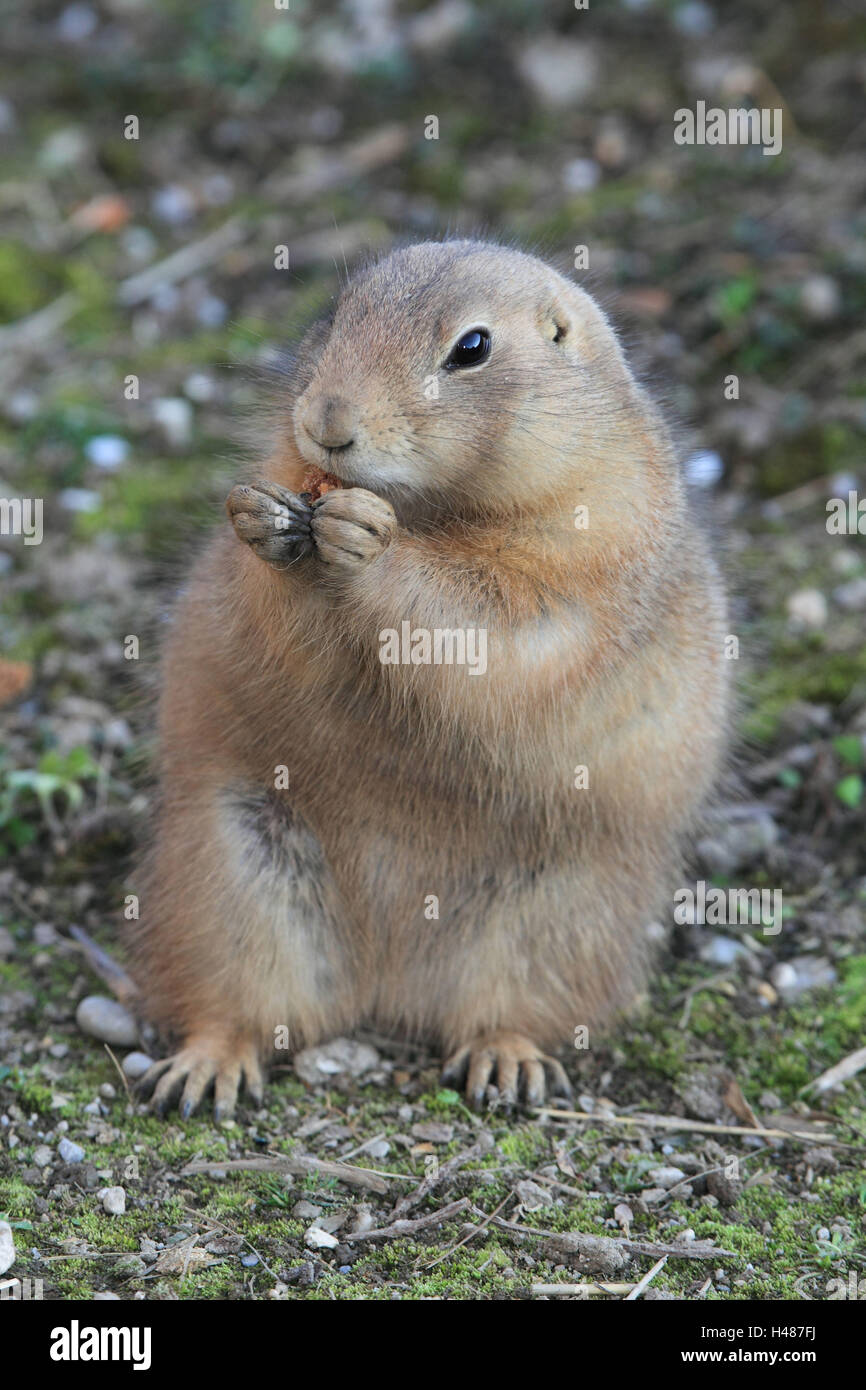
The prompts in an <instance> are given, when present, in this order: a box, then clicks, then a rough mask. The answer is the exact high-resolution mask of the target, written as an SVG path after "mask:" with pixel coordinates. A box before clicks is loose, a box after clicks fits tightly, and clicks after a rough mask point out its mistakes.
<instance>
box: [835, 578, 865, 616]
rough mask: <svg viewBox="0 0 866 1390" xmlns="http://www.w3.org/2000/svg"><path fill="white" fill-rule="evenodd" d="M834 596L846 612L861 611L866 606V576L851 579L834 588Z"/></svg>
mask: <svg viewBox="0 0 866 1390" xmlns="http://www.w3.org/2000/svg"><path fill="white" fill-rule="evenodd" d="M833 598H834V600H835V602H836V603H838V605H839V607H840V608H844V609H845V612H846V613H860V612H862V611H863V609H864V608H866V576H861V577H860V578H859V579H851V580H849V581H848V583H847V584H840V585H839V587H838V589H834V590H833Z"/></svg>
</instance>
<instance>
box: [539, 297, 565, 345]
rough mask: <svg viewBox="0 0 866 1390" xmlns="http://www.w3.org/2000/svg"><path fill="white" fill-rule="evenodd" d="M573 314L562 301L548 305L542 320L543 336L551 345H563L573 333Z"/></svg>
mask: <svg viewBox="0 0 866 1390" xmlns="http://www.w3.org/2000/svg"><path fill="white" fill-rule="evenodd" d="M571 322H572V321H571V314H570V313H569V312H568V310H567V309H566V307H565V305H564V304H563V303H562V302H561V300H557V301H556V302H555V303H553V304H550V305H548V307H547V309H546V311H545V313H544V314H543V316H542V320H541V336H542V337H543V338H546V339H547V341H548V342H549V343H563V342H565V340H566V338H567V337H568V335H569V333H570V332H571Z"/></svg>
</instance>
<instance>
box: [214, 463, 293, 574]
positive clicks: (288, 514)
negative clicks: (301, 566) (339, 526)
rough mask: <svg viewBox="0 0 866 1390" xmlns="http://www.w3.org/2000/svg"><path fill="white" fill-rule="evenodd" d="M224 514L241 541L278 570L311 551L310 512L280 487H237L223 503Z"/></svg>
mask: <svg viewBox="0 0 866 1390" xmlns="http://www.w3.org/2000/svg"><path fill="white" fill-rule="evenodd" d="M226 511H227V512H228V514H229V516H230V518H231V522H232V525H233V526H234V528H235V531H236V533H237V535H238V536H239V537H240V539H241V540H242V541H244V542H245V543H246V544H247V545H248V546H249V547H250V549H251V550H253V551H254V552H255V553H256V555H258V556H259V558H260V559H261V560H264V561H265V562H266V563H267V564H269V565H274V566H275V567H276V568H278V569H279V568H284V567H285V566H286V565H290V564H292V563H293V562H294V561H295V560H299V559H300V558H301V556H302V555H308V554H309V553H310V551H311V550H312V548H313V538H312V534H311V531H310V517H311V515H312V512H311V510H310V508H309V507H308V505H307V503H306V502H305V501H304V500H303V499H302V498H301V497H299V496H298V495H297V493H294V492H289V491H288V489H287V488H284V487H280V485H279V483H269V482H264V481H256V482H254V483H239V484H238V485H237V487H233V488H232V490H231V492H230V493H229V495H228V497H227V499H226Z"/></svg>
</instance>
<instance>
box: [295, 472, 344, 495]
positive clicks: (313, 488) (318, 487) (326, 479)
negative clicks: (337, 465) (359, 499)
mask: <svg viewBox="0 0 866 1390" xmlns="http://www.w3.org/2000/svg"><path fill="white" fill-rule="evenodd" d="M344 486H345V484H344V483H343V482H342V481H341V480H340V479H339V478H335V477H334V474H333V473H326V472H325V470H324V468H317V467H316V465H315V464H312V465H311V466H310V467H309V468H308V469H307V471H306V473H305V474H304V482H303V491H302V494H301V495H302V496H303V497H307V496H309V498H310V501H311V502H318V500H319V498H320V497H324V495H325V493H326V492H332V491H333V490H334V488H337V487H344Z"/></svg>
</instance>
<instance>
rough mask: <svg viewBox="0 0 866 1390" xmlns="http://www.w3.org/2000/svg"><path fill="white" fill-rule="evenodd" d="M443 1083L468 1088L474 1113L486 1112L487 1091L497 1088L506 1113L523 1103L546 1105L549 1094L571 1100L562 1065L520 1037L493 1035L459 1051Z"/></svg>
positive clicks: (448, 1065) (447, 1067)
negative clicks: (484, 1107) (482, 1110)
mask: <svg viewBox="0 0 866 1390" xmlns="http://www.w3.org/2000/svg"><path fill="white" fill-rule="evenodd" d="M442 1080H443V1081H444V1082H445V1084H446V1085H450V1086H456V1087H459V1088H465V1092H466V1099H467V1101H468V1102H469V1104H470V1105H471V1106H472V1108H473V1109H474V1110H481V1109H482V1108H483V1106H484V1104H485V1102H486V1100H487V1088H488V1086H494V1085H495V1086H496V1089H497V1090H498V1092H499V1097H498V1099H499V1103H500V1104H501V1105H503V1106H504V1107H505V1108H506V1109H513V1108H514V1107H515V1106H516V1105H518V1104H519V1103H520V1102H523V1103H524V1104H525V1105H528V1106H533V1105H543V1104H544V1102H545V1100H546V1098H547V1096H548V1094H549V1095H550V1096H551V1097H554V1096H555V1097H557V1098H560V1099H563V1100H570V1099H571V1096H572V1090H571V1083H570V1081H569V1079H568V1077H567V1076H566V1074H565V1069H564V1067H563V1066H562V1064H561V1063H560V1062H558V1061H557V1060H556V1058H555V1057H548V1056H547V1055H546V1054H545V1053H543V1052H541V1051H540V1050H539V1049H538V1048H537V1047H536V1046H535V1044H534V1043H533V1042H531V1041H530V1040H529V1039H528V1038H525V1037H523V1036H522V1035H521V1034H519V1033H494V1034H490V1035H488V1036H487V1037H483V1038H479V1039H478V1040H477V1041H476V1042H473V1043H470V1044H468V1045H467V1046H466V1047H461V1048H459V1049H458V1050H457V1052H455V1053H453V1055H452V1056H451V1057H449V1058H448V1060H447V1062H446V1063H445V1066H444V1067H443V1069H442Z"/></svg>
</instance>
